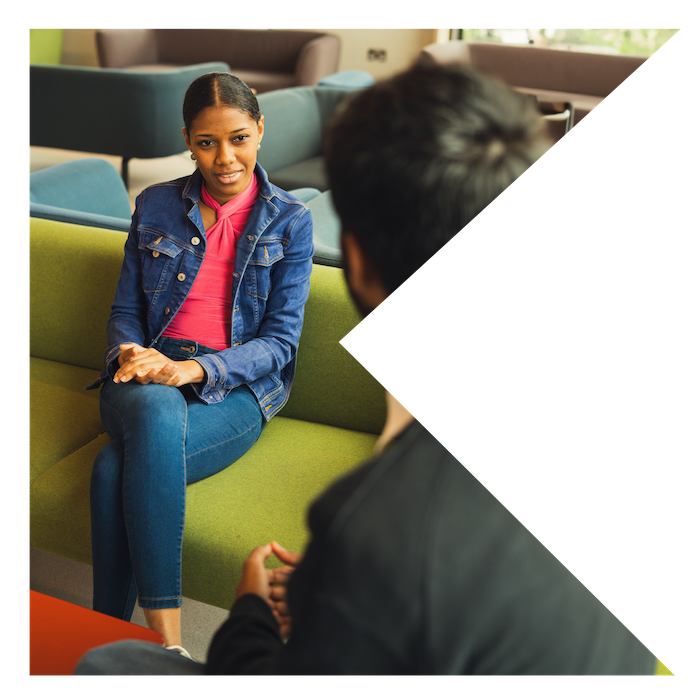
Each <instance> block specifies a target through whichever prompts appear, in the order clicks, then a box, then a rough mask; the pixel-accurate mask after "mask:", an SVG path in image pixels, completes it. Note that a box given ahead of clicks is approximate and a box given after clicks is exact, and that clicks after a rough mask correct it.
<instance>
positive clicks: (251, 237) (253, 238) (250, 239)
mask: <svg viewBox="0 0 700 700" xmlns="http://www.w3.org/2000/svg"><path fill="white" fill-rule="evenodd" d="M246 238H247V239H248V240H249V241H254V240H255V236H251V235H247V236H246Z"/></svg>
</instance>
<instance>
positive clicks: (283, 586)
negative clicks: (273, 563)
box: [236, 542, 303, 639]
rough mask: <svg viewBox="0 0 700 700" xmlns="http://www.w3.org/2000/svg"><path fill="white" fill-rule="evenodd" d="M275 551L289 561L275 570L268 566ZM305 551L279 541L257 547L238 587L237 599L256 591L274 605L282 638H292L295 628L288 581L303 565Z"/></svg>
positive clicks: (246, 564) (249, 558) (244, 567)
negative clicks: (288, 592) (290, 548)
mask: <svg viewBox="0 0 700 700" xmlns="http://www.w3.org/2000/svg"><path fill="white" fill-rule="evenodd" d="M272 554H275V555H276V556H277V558H278V559H279V560H280V561H281V562H283V563H284V564H286V566H280V567H277V568H275V569H268V568H266V567H265V561H266V560H267V559H268V557H270V556H271V555H272ZM302 556H303V555H301V554H296V553H295V552H288V551H287V550H286V549H285V548H284V547H282V546H281V545H280V544H278V543H277V542H270V543H269V544H266V545H264V546H262V547H256V548H255V549H254V550H253V551H252V552H251V553H250V556H249V557H248V559H246V561H245V563H244V564H243V573H242V576H241V581H240V583H239V584H238V588H237V589H236V598H240V597H241V596H243V595H246V594H248V593H252V594H254V595H257V596H259V597H260V598H262V599H263V600H264V601H265V602H266V603H267V604H268V605H269V606H270V608H271V610H272V614H273V615H274V616H275V619H276V620H277V624H278V625H279V628H280V636H281V637H282V639H288V638H289V635H290V634H291V631H292V618H291V616H290V615H289V608H288V607H287V581H288V580H289V577H290V576H291V575H292V573H293V572H294V569H295V568H296V567H297V566H298V565H299V562H300V561H301V559H302Z"/></svg>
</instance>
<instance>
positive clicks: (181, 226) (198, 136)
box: [90, 73, 313, 654]
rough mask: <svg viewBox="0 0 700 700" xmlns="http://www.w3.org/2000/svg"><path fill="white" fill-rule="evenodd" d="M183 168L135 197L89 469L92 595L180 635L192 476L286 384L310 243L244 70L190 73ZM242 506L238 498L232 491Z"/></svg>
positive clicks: (273, 408)
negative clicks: (270, 162)
mask: <svg viewBox="0 0 700 700" xmlns="http://www.w3.org/2000/svg"><path fill="white" fill-rule="evenodd" d="M183 117H184V123H185V127H184V128H183V130H182V131H183V134H184V137H185V142H186V144H187V147H188V148H189V149H190V151H191V157H192V159H193V160H195V161H196V163H197V169H196V170H195V172H194V173H193V174H192V175H190V176H188V177H183V178H180V179H179V180H175V181H173V182H167V183H163V184H160V185H154V186H152V187H149V188H147V189H146V190H144V192H142V193H141V195H140V196H139V197H138V199H137V201H136V211H135V213H134V215H133V220H132V224H131V229H130V232H129V235H128V238H127V241H126V246H125V250H124V262H123V265H122V270H121V275H120V278H119V283H118V286H117V292H116V297H115V300H114V303H113V305H112V313H111V316H110V319H109V323H108V326H107V339H108V348H107V351H106V353H105V369H104V370H103V371H102V373H101V374H100V376H99V378H98V380H97V381H96V382H95V383H94V384H93V385H92V386H93V387H94V386H98V385H99V384H102V389H101V393H100V410H101V416H102V421H103V424H104V427H105V429H106V431H107V433H108V434H109V436H110V438H111V439H112V441H111V442H110V443H109V444H108V445H107V446H106V447H105V448H104V449H103V450H102V451H101V452H100V453H99V455H98V456H97V459H96V460H95V465H94V468H93V473H92V480H91V485H90V507H91V519H92V557H93V577H94V600H93V607H94V609H95V610H98V611H100V612H103V613H106V614H109V615H113V616H115V617H119V618H122V619H126V620H128V619H130V617H131V614H132V612H133V608H134V604H135V601H136V597H137V595H138V599H139V605H140V606H141V607H142V608H143V609H144V613H145V616H146V621H147V623H148V626H149V627H150V628H151V629H154V630H157V631H158V632H160V633H161V634H162V635H163V638H164V641H165V646H168V647H175V648H176V649H177V650H178V651H180V652H181V653H184V654H186V653H187V652H185V651H184V649H182V647H181V643H182V640H181V635H180V606H181V605H182V591H181V555H182V538H183V530H184V522H185V489H186V485H187V484H189V483H192V482H194V481H198V480H200V479H204V478H206V477H208V476H211V475H212V474H215V473H217V472H219V471H221V470H222V469H225V468H226V467H228V466H229V465H231V464H232V463H233V462H235V461H236V460H237V459H238V458H239V457H241V456H242V455H243V454H244V453H245V452H246V451H247V450H248V449H249V448H250V447H251V446H252V445H253V444H254V443H255V442H256V440H257V439H258V437H259V436H260V434H261V432H262V429H263V427H264V425H265V423H266V422H267V421H269V420H270V419H271V418H272V417H273V416H274V415H275V414H276V413H277V412H278V411H279V410H280V409H281V408H282V406H283V405H284V404H285V403H286V401H287V398H288V396H289V391H290V388H291V384H292V380H293V378H294V368H295V362H296V351H297V344H298V341H299V336H300V334H301V328H302V322H303V316H304V304H305V303H306V299H307V297H308V292H309V277H310V274H311V266H312V263H311V258H312V255H313V240H312V224H311V215H310V212H309V210H308V208H307V207H306V206H305V205H304V204H302V203H301V202H299V201H298V200H296V199H295V198H294V197H292V196H291V195H289V194H287V193H286V192H284V191H283V190H281V189H279V188H278V187H275V186H274V185H271V184H270V183H269V181H268V178H267V175H266V174H265V172H264V170H263V169H262V168H261V167H260V165H258V164H257V162H256V153H257V151H258V150H259V149H260V142H261V140H262V137H263V131H264V123H263V117H262V115H261V114H260V112H259V108H258V103H257V99H256V98H255V96H254V95H253V94H252V92H251V91H250V90H249V88H248V87H247V86H246V85H245V83H243V82H242V81H241V80H239V79H238V78H236V77H234V76H232V75H230V74H228V73H209V74H207V75H204V76H201V77H200V78H198V79H197V80H195V81H194V82H193V83H192V85H191V86H190V87H189V88H188V90H187V93H186V95H185V100H184V105H183ZM232 507H235V504H232Z"/></svg>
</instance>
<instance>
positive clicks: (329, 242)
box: [307, 190, 342, 267]
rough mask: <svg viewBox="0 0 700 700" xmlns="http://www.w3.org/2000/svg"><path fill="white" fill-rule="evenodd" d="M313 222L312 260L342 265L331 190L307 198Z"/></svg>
mask: <svg viewBox="0 0 700 700" xmlns="http://www.w3.org/2000/svg"><path fill="white" fill-rule="evenodd" d="M307 204H308V206H309V209H310V210H311V218H312V220H313V222H314V262H315V263H316V264H318V265H330V266H331V267H342V258H341V250H340V219H339V218H338V215H337V214H336V212H335V208H334V207H333V200H332V199H331V191H330V190H328V191H327V192H324V193H323V194H321V195H319V196H318V197H314V198H313V199H311V200H307Z"/></svg>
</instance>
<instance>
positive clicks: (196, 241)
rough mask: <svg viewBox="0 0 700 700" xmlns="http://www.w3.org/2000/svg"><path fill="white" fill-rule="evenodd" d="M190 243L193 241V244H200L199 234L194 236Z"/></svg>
mask: <svg viewBox="0 0 700 700" xmlns="http://www.w3.org/2000/svg"><path fill="white" fill-rule="evenodd" d="M190 243H192V245H199V238H198V237H197V236H194V237H193V238H192V240H191V241H190Z"/></svg>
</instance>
